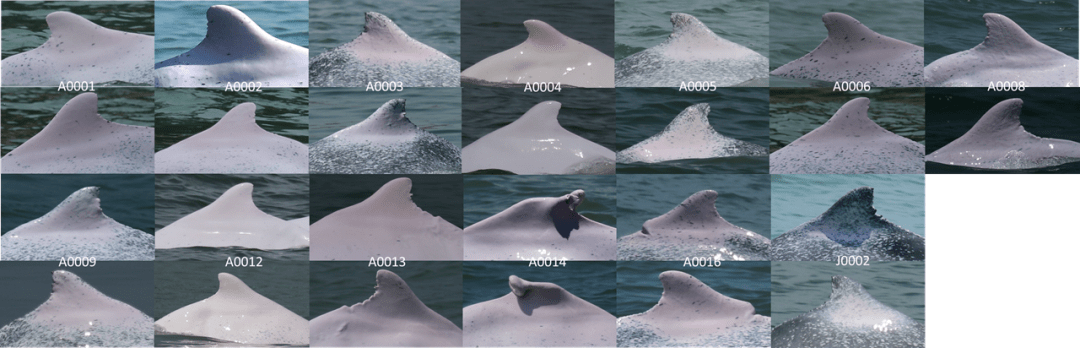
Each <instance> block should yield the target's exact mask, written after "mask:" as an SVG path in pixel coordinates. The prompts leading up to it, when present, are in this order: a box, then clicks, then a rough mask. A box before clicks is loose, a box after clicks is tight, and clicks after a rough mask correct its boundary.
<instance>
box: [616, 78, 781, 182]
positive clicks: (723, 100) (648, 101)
mask: <svg viewBox="0 0 1080 348" xmlns="http://www.w3.org/2000/svg"><path fill="white" fill-rule="evenodd" d="M615 99H616V112H617V120H618V122H617V123H616V125H615V129H616V133H617V134H618V135H617V142H616V147H617V148H618V149H619V150H623V149H626V148H628V147H630V146H633V145H634V144H637V143H639V142H641V141H643V140H645V139H648V138H649V137H651V136H653V135H655V134H657V133H660V132H661V131H663V130H664V127H667V125H668V123H671V120H673V119H675V116H677V115H678V114H679V113H680V112H682V111H683V110H684V109H686V108H687V107H689V106H691V105H694V104H698V103H708V104H709V107H710V111H709V124H710V125H712V127H713V129H715V130H716V131H717V132H718V133H720V134H722V135H724V136H727V137H732V138H735V139H739V140H742V141H747V142H750V143H754V144H758V145H761V146H768V143H769V132H768V127H769V91H768V89H765V88H719V89H717V91H714V92H679V91H678V89H676V88H617V89H616V91H615ZM616 166H617V170H618V172H619V173H620V174H622V173H640V174H653V173H672V174H675V173H681V174H704V173H744V174H745V173H756V174H765V173H768V172H769V158H768V157H765V156H757V157H746V156H740V157H723V158H709V159H687V160H678V161H666V162H661V163H619V164H617V165H616Z"/></svg>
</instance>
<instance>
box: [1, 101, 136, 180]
mask: <svg viewBox="0 0 1080 348" xmlns="http://www.w3.org/2000/svg"><path fill="white" fill-rule="evenodd" d="M97 102H98V98H97V94H95V93H93V92H87V93H82V94H79V95H78V96H75V98H71V100H69V101H68V102H67V103H65V104H64V106H63V107H62V108H60V111H58V112H57V113H56V117H53V119H52V120H50V121H49V124H48V125H45V128H43V129H42V130H41V131H40V132H38V133H37V134H35V135H34V136H33V137H31V138H30V139H29V140H27V141H26V142H25V143H22V145H19V147H16V148H15V149H14V150H11V152H8V153H7V154H6V155H4V157H3V158H2V159H0V166H2V167H3V172H4V173H9V174H10V173H50V174H90V173H152V172H153V171H154V170H153V166H154V162H153V159H154V158H153V153H154V129H153V128H151V127H142V126H131V125H126V124H121V123H115V122H111V121H108V120H106V119H104V118H101V115H98V108H97Z"/></svg>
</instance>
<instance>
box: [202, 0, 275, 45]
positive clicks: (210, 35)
mask: <svg viewBox="0 0 1080 348" xmlns="http://www.w3.org/2000/svg"><path fill="white" fill-rule="evenodd" d="M278 41H281V40H280V39H278V38H276V37H273V36H272V35H270V34H268V33H267V32H266V31H265V30H263V29H262V27H259V25H258V24H255V21H254V20H252V19H251V17H248V15H247V14H244V12H241V11H240V10H237V9H236V8H234V7H232V6H227V5H214V6H211V7H210V8H209V9H207V10H206V38H205V39H204V40H203V42H204V43H209V44H212V45H214V46H215V47H217V48H219V49H225V50H228V51H235V52H236V54H237V55H239V54H240V53H242V52H249V53H251V54H265V52H262V51H260V50H259V48H266V47H267V45H269V44H271V43H275V42H278ZM200 45H201V44H200Z"/></svg>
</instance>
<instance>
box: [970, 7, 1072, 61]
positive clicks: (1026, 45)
mask: <svg viewBox="0 0 1080 348" xmlns="http://www.w3.org/2000/svg"><path fill="white" fill-rule="evenodd" d="M983 20H985V21H986V38H985V39H983V42H982V43H981V44H979V48H978V49H986V50H991V51H1001V52H1003V53H1011V52H1016V51H1023V50H1029V49H1038V50H1050V51H1055V52H1059V51H1057V50H1055V49H1053V48H1052V47H1050V46H1047V45H1045V44H1043V43H1042V42H1039V40H1035V38H1033V37H1031V35H1029V34H1028V33H1027V31H1024V28H1021V27H1020V25H1017V24H1016V22H1013V20H1012V19H1009V17H1005V16H1002V15H1000V14H997V13H986V14H983Z"/></svg>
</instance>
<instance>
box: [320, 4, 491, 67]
mask: <svg viewBox="0 0 1080 348" xmlns="http://www.w3.org/2000/svg"><path fill="white" fill-rule="evenodd" d="M308 3H310V4H311V24H310V27H311V50H310V51H308V55H310V56H311V57H312V58H314V57H315V56H318V55H319V54H322V53H323V52H326V51H327V50H330V49H332V48H334V47H338V46H341V45H343V44H345V43H347V42H350V41H352V40H354V39H356V37H358V36H360V33H362V32H364V13H365V12H368V11H372V12H378V13H381V14H383V15H385V16H386V17H387V18H390V20H393V21H394V23H395V24H397V26H398V27H400V28H401V30H403V31H405V33H406V34H409V36H410V37H412V38H413V39H416V40H417V41H420V42H422V43H424V44H425V45H428V46H431V47H432V48H434V49H437V50H439V52H442V53H445V54H446V55H448V56H450V58H454V60H457V61H461V6H460V2H459V1H447V0H438V1H431V0H426V1H425V0H412V1H371V0H366V1H348V0H316V1H311V2H308ZM507 48H509V47H507Z"/></svg>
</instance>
